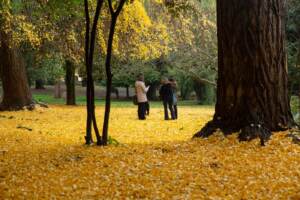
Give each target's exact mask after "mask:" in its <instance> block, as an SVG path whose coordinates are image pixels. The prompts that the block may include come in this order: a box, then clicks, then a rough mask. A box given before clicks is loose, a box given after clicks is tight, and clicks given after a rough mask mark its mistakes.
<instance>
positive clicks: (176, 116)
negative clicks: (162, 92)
mask: <svg viewBox="0 0 300 200" xmlns="http://www.w3.org/2000/svg"><path fill="white" fill-rule="evenodd" d="M173 108H174V114H175V119H178V111H177V105H176V104H175V105H173Z"/></svg>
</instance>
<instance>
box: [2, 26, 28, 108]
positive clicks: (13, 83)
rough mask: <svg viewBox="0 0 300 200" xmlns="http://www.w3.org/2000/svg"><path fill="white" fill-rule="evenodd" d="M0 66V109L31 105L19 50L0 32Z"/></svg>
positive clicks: (24, 69)
mask: <svg viewBox="0 0 300 200" xmlns="http://www.w3.org/2000/svg"><path fill="white" fill-rule="evenodd" d="M0 38H1V45H0V60H1V62H0V65H1V66H0V68H1V73H0V74H1V80H2V87H3V98H2V102H1V104H0V110H20V109H22V108H23V107H24V106H31V107H32V105H33V100H32V95H31V91H30V87H29V85H28V80H27V75H26V68H25V62H24V61H23V58H22V56H21V54H20V52H19V51H18V50H17V49H16V48H14V47H12V46H11V45H12V43H11V39H10V37H9V36H8V35H7V34H6V33H4V32H3V31H1V32H0Z"/></svg>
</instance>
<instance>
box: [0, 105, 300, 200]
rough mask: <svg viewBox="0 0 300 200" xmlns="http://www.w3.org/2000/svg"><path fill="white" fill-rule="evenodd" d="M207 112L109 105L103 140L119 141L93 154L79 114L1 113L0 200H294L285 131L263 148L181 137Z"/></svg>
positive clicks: (296, 160) (292, 149)
mask: <svg viewBox="0 0 300 200" xmlns="http://www.w3.org/2000/svg"><path fill="white" fill-rule="evenodd" d="M102 111H103V108H102V107H100V108H99V110H98V111H97V113H102ZM212 114H213V109H212V108H209V107H208V108H205V107H180V109H179V120H178V121H164V120H163V109H162V107H156V108H152V109H151V111H150V116H149V117H148V119H147V120H146V121H138V120H137V116H136V115H137V113H136V107H133V106H131V107H128V108H116V107H114V108H113V109H112V121H111V129H110V133H111V135H112V138H114V139H116V140H117V141H118V142H120V144H119V145H118V146H116V145H111V146H108V147H104V148H99V147H85V146H83V143H84V139H83V137H84V135H85V134H84V131H85V127H84V124H85V108H84V107H71V108H70V107H64V106H51V108H49V109H40V108H37V110H36V111H33V112H31V111H21V112H4V113H3V112H2V113H1V115H0V132H1V134H0V169H1V170H0V194H1V197H3V198H4V199H6V198H8V199H126V198H127V199H289V198H290V199H299V195H300V190H299V184H300V171H299V164H300V156H299V154H300V146H299V145H295V144H293V143H292V142H291V138H288V137H286V134H287V133H284V132H283V133H276V134H274V136H272V139H271V141H270V142H268V144H267V146H265V147H263V148H262V147H260V145H259V141H257V140H255V141H253V142H250V143H248V142H246V143H239V142H238V141H237V139H236V135H232V136H228V137H224V136H223V135H222V134H221V133H217V134H216V135H214V136H212V137H210V138H208V139H197V140H191V137H192V135H193V133H195V132H196V131H198V130H199V129H200V128H201V126H203V125H204V124H205V123H206V122H207V121H208V120H209V119H210V118H211V117H212V116H211V115H212ZM97 118H99V119H102V115H99V116H97ZM100 121H101V120H100ZM18 126H22V127H27V128H30V129H32V131H27V130H26V129H18V128H17V127H18Z"/></svg>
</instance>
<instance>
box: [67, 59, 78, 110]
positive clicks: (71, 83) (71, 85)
mask: <svg viewBox="0 0 300 200" xmlns="http://www.w3.org/2000/svg"><path fill="white" fill-rule="evenodd" d="M66 88H67V98H66V99H67V102H66V103H67V105H76V94H75V65H74V63H73V62H72V61H70V60H66Z"/></svg>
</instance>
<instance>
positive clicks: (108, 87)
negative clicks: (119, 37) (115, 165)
mask: <svg viewBox="0 0 300 200" xmlns="http://www.w3.org/2000/svg"><path fill="white" fill-rule="evenodd" d="M125 1H126V0H121V1H120V3H119V5H118V8H117V10H116V11H114V9H113V6H112V1H111V0H108V4H109V10H110V14H111V24H110V30H109V35H108V42H107V52H106V53H107V54H106V61H105V72H106V97H105V112H104V121H103V129H102V145H107V142H108V126H109V115H110V108H111V92H112V78H113V75H112V72H111V57H112V50H113V40H114V34H115V28H116V23H117V19H118V16H119V14H120V12H121V10H122V8H123V6H124V3H125Z"/></svg>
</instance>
